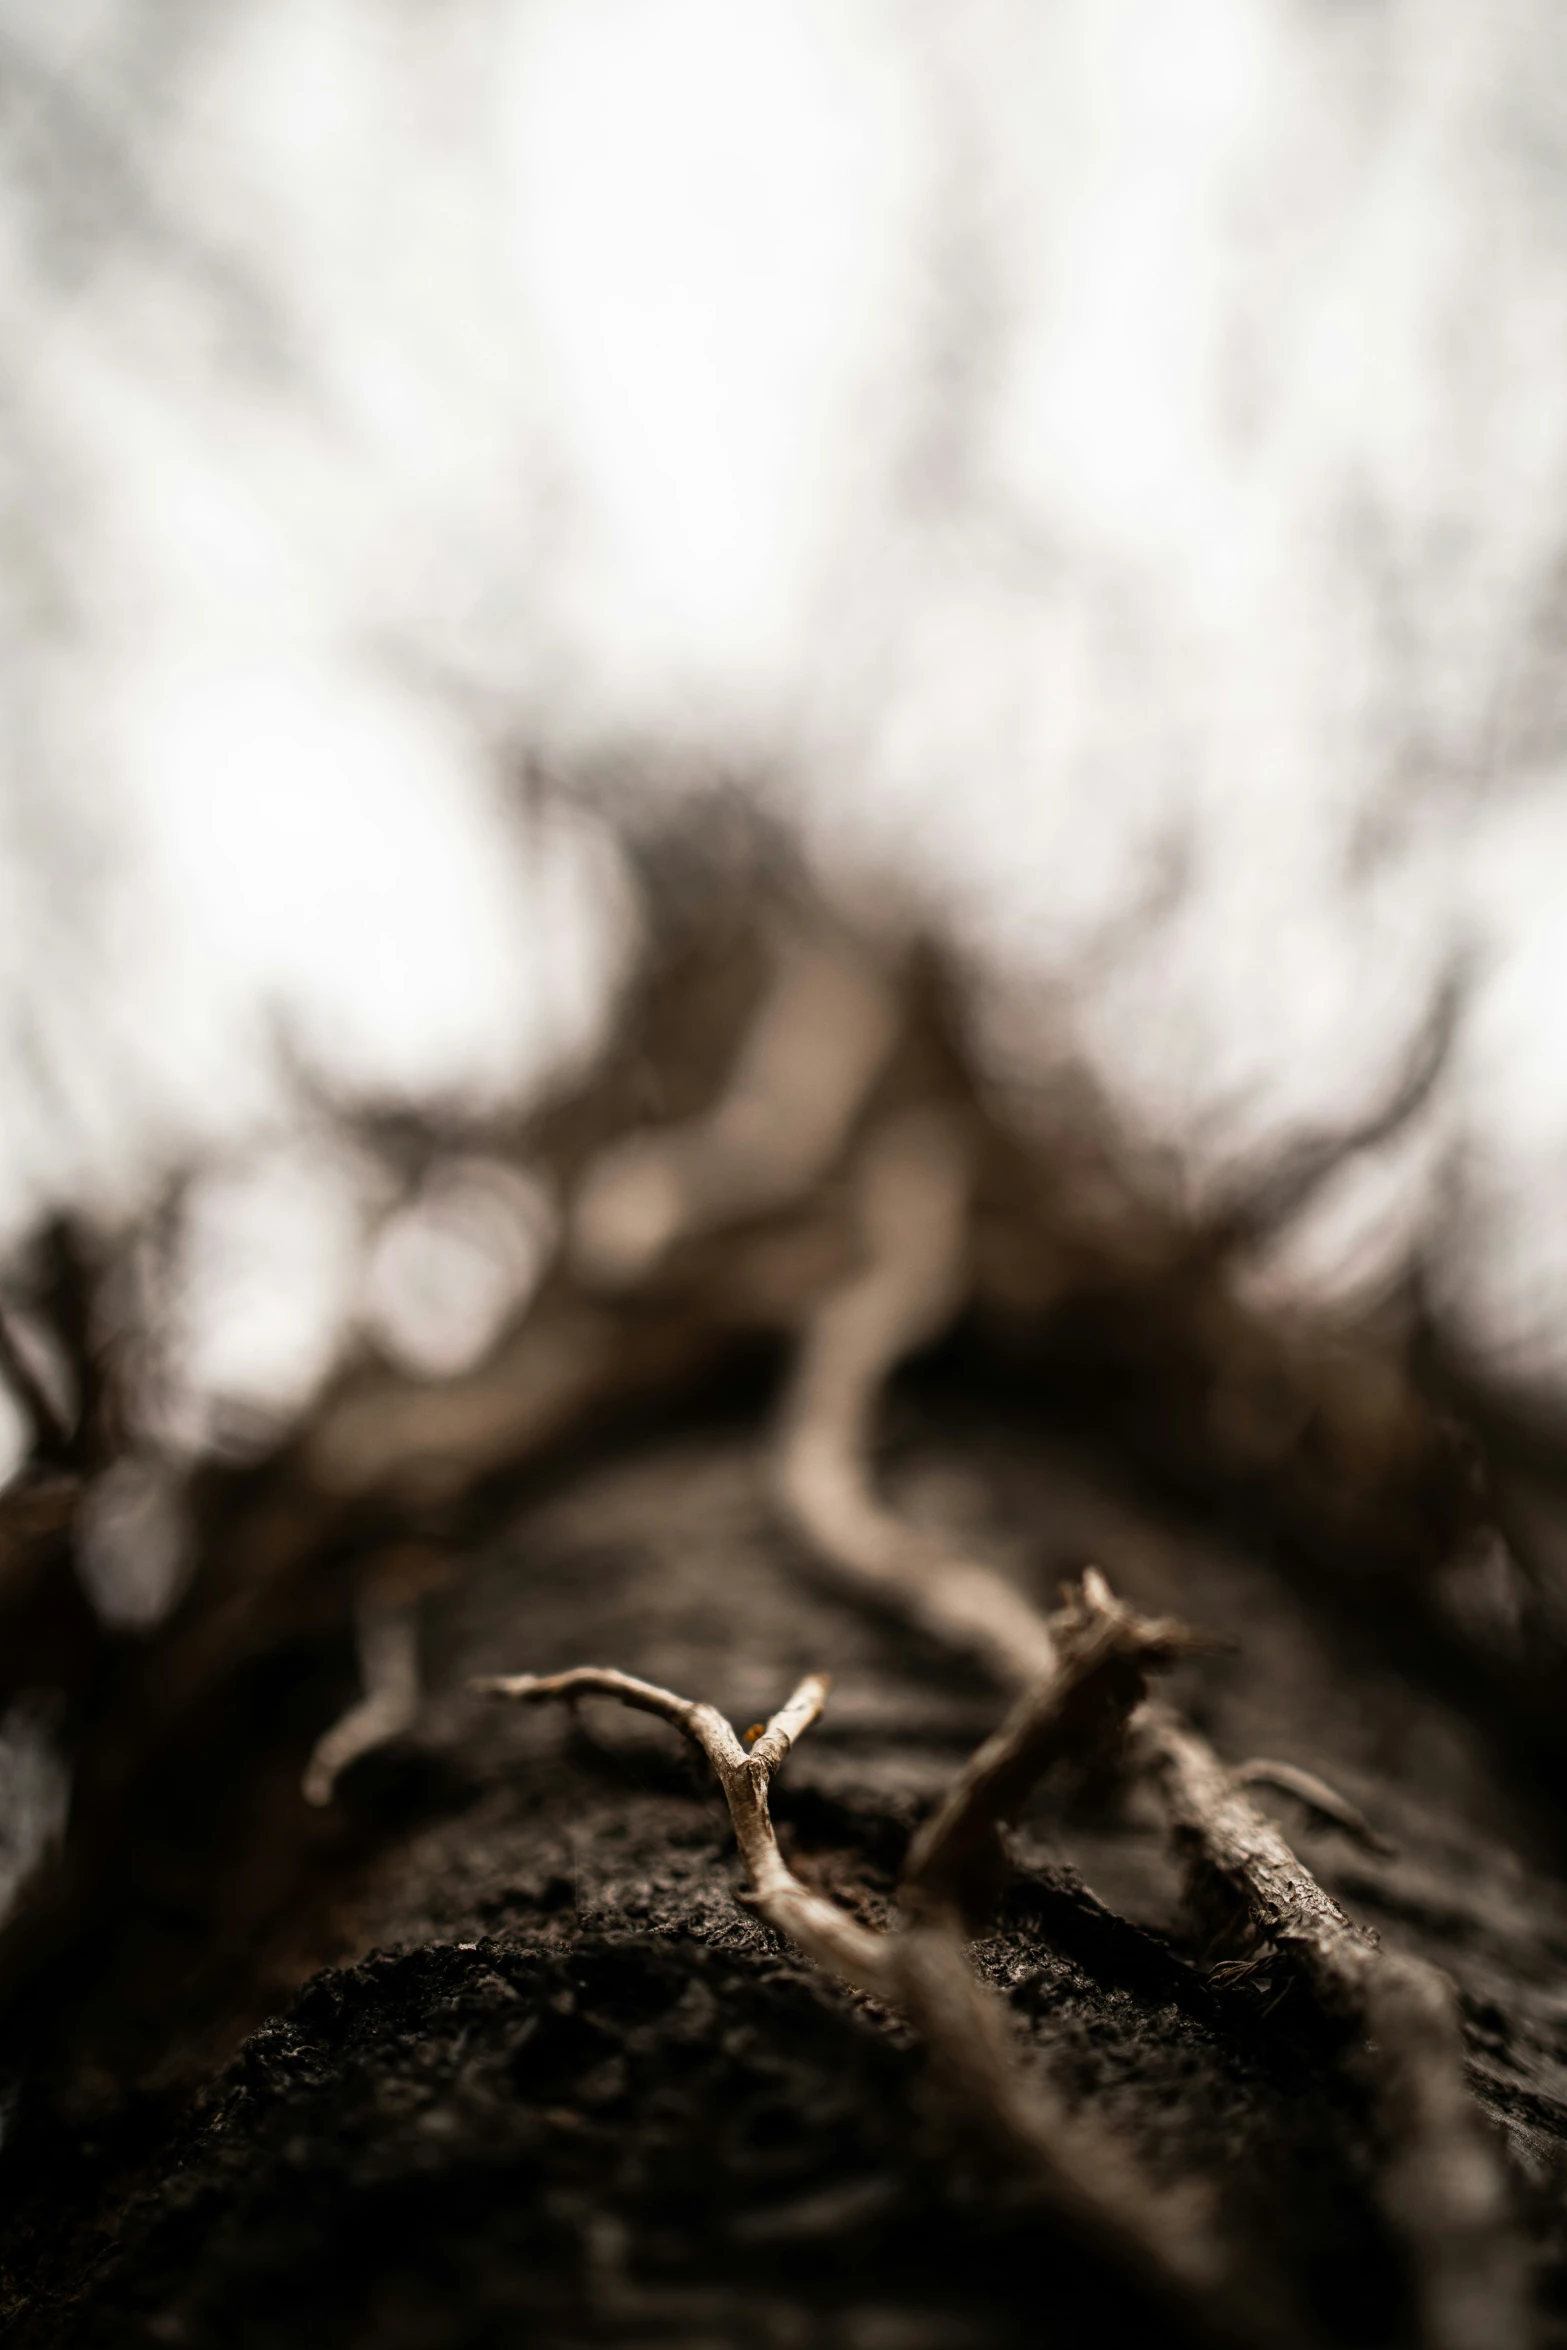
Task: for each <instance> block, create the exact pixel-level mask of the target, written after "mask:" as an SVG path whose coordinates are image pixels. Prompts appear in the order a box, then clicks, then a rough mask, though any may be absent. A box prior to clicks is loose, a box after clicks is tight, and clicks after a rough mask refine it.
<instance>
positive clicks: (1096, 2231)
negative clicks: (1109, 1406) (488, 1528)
mask: <svg viewBox="0 0 1567 2350" xmlns="http://www.w3.org/2000/svg"><path fill="white" fill-rule="evenodd" d="M1079 1627H1080V1628H1081V1631H1082V1634H1083V1637H1082V1639H1081V1640H1079V1638H1078V1630H1079ZM1168 1629H1169V1628H1168V1627H1166V1626H1162V1625H1161V1626H1148V1627H1145V1626H1141V1625H1139V1624H1138V1623H1137V1621H1136V1619H1134V1618H1133V1617H1131V1616H1130V1614H1129V1613H1127V1611H1124V1610H1114V1611H1113V1624H1112V1625H1110V1626H1109V1627H1108V1628H1107V1619H1106V1616H1105V1613H1104V1611H1103V1610H1101V1609H1100V1608H1099V1607H1098V1606H1097V1605H1096V1604H1095V1602H1094V1599H1093V1597H1092V1596H1091V1595H1085V1597H1084V1599H1083V1601H1082V1603H1081V1605H1080V1607H1079V1609H1078V1610H1077V1611H1076V1612H1075V1613H1074V1614H1073V1616H1072V1618H1071V1621H1070V1622H1069V1623H1068V1624H1067V1625H1066V1626H1065V1630H1066V1633H1067V1638H1068V1653H1067V1657H1066V1660H1065V1662H1064V1665H1063V1678H1064V1682H1065V1684H1066V1686H1065V1687H1064V1689H1063V1693H1062V1705H1061V1708H1060V1718H1061V1720H1062V1721H1063V1722H1065V1720H1067V1719H1069V1718H1072V1717H1073V1715H1074V1711H1075V1708H1076V1707H1077V1706H1078V1705H1079V1704H1080V1705H1081V1706H1082V1707H1083V1708H1084V1710H1085V1711H1086V1712H1087V1713H1089V1714H1091V1713H1092V1711H1093V1710H1094V1705H1095V1702H1097V1703H1099V1704H1101V1705H1104V1704H1108V1703H1110V1702H1112V1701H1111V1700H1110V1699H1109V1697H1108V1694H1107V1689H1106V1687H1105V1686H1103V1684H1106V1683H1108V1682H1112V1681H1113V1682H1114V1683H1115V1685H1116V1687H1117V1688H1118V1689H1121V1690H1124V1691H1126V1692H1128V1693H1131V1694H1132V1695H1133V1701H1134V1702H1135V1695H1136V1694H1140V1692H1141V1687H1142V1683H1141V1680H1140V1678H1138V1677H1137V1675H1136V1672H1135V1668H1134V1667H1133V1660H1134V1659H1135V1658H1137V1657H1139V1656H1140V1657H1141V1659H1142V1660H1143V1661H1144V1662H1148V1661H1152V1660H1153V1659H1154V1658H1156V1657H1157V1656H1159V1655H1162V1654H1164V1653H1167V1651H1168V1645H1169V1643H1168ZM1129 1668H1133V1669H1132V1670H1131V1671H1130V1674H1129ZM827 1686H828V1684H827V1681H826V1679H825V1677H824V1676H822V1675H814V1674H813V1675H812V1676H811V1677H810V1678H809V1679H807V1680H805V1681H802V1682H801V1684H800V1686H799V1688H798V1689H797V1690H796V1691H795V1693H794V1695H793V1696H792V1697H791V1698H790V1700H789V1702H788V1704H787V1705H786V1706H785V1707H784V1708H783V1709H782V1711H781V1712H779V1713H777V1714H775V1715H774V1716H773V1718H772V1720H771V1721H770V1722H769V1723H768V1724H767V1726H766V1729H765V1730H764V1731H763V1733H762V1735H761V1736H760V1737H759V1738H758V1739H757V1740H756V1742H755V1744H754V1745H753V1746H752V1748H751V1750H750V1752H749V1753H747V1752H746V1750H745V1748H744V1747H743V1746H742V1745H741V1743H740V1740H739V1739H738V1738H737V1737H736V1735H735V1733H734V1731H733V1729H732V1728H731V1727H730V1725H729V1723H728V1722H727V1721H725V1719H724V1717H723V1716H722V1714H720V1713H718V1712H717V1711H716V1709H715V1708H714V1707H712V1706H709V1705H701V1704H697V1703H695V1702H693V1701H692V1700H691V1699H689V1698H683V1697H677V1696H675V1695H674V1694H673V1693H672V1692H671V1691H669V1690H666V1689H659V1688H657V1687H655V1686H654V1685H653V1684H652V1683H650V1682H646V1681H639V1680H636V1679H634V1678H633V1677H632V1676H631V1675H630V1674H627V1673H620V1672H615V1671H612V1670H608V1669H606V1668H603V1667H599V1666H583V1667H579V1668H577V1669H576V1670H575V1671H572V1672H566V1673H555V1674H550V1675H547V1676H541V1677H536V1676H534V1675H532V1674H519V1675H515V1676H500V1677H496V1678H489V1679H485V1680H482V1681H476V1682H475V1683H474V1684H473V1687H474V1688H475V1690H477V1691H480V1692H483V1693H485V1694H489V1695H493V1696H499V1697H509V1698H520V1699H522V1700H524V1701H527V1702H538V1701H541V1700H546V1699H575V1698H578V1697H584V1696H604V1697H615V1698H618V1699H619V1700H620V1701H621V1702H622V1703H623V1704H626V1705H632V1706H636V1707H639V1708H640V1709H641V1710H643V1711H644V1712H647V1713H653V1714H657V1715H659V1716H661V1717H662V1718H663V1719H664V1720H665V1721H668V1722H671V1723H673V1724H674V1726H675V1727H676V1728H677V1729H679V1730H682V1731H683V1732H684V1733H685V1735H686V1736H687V1737H688V1738H689V1739H691V1741H692V1742H693V1744H695V1745H696V1746H698V1747H700V1748H701V1750H702V1752H703V1753H704V1754H705V1755H706V1756H707V1759H708V1761H709V1762H710V1763H711V1764H712V1766H713V1769H714V1771H715V1773H716V1774H717V1777H718V1781H719V1784H720V1786H721V1788H722V1789H723V1793H724V1797H725V1800H726V1802H727V1803H728V1806H729V1814H730V1818H731V1820H732V1821H733V1823H734V1830H735V1838H736V1842H737V1843H738V1845H739V1848H740V1856H741V1859H742V1860H743V1862H744V1864H745V1868H746V1873H747V1875H748V1877H749V1879H750V1889H749V1892H748V1893H747V1894H745V1895H743V1896H742V1899H744V1900H745V1901H746V1902H747V1905H748V1906H749V1907H751V1908H753V1909H754V1910H755V1911H756V1912H757V1913H758V1915H759V1916H761V1917H762V1918H764V1919H765V1920H766V1922H767V1923H768V1924H769V1925H770V1926H773V1927H774V1928H775V1929H776V1930H777V1931H778V1932H779V1933H781V1934H783V1935H786V1936H787V1937H788V1939H789V1940H790V1941H792V1942H793V1943H794V1944H795V1945H796V1946H797V1947H798V1948H799V1949H801V1950H803V1951H804V1952H805V1954H806V1956H807V1957H808V1958H810V1959H811V1960H813V1961H814V1963H815V1964H816V1965H818V1966H820V1967H821V1968H823V1969H824V1970H825V1971H826V1972H828V1973H831V1974H834V1975H836V1976H837V1977H838V1978H839V1980H840V1981H842V1982H844V1983H846V1984H848V1985H849V1986H850V1987H851V1988H853V1989H855V1990H857V1991H861V1992H865V1993H868V1994H870V1995H871V1996H872V1997H874V1998H876V1999H878V2000H881V2001H884V2002H885V2003H886V2004H888V2005H889V2006H893V2007H896V2008H900V2009H901V2010H902V2011H903V2012H904V2013H905V2014H906V2015H907V2016H908V2017H909V2018H910V2020H911V2021H912V2022H913V2023H914V2024H915V2026H916V2027H917V2029H918V2030H919V2031H920V2033H921V2035H922V2037H923V2038H924V2040H925V2042H926V2044H927V2046H928V2047H929V2049H930V2052H931V2055H932V2058H933V2061H934V2064H935V2068H936V2070H937V2073H938V2076H939V2078H940V2079H941V2081H942V2083H943V2085H944V2087H945V2088H946V2090H947V2093H948V2094H949V2096H950V2097H951V2098H952V2099H953V2101H954V2102H955V2103H956V2104H957V2105H958V2106H960V2107H961V2109H962V2110H963V2111H964V2112H965V2113H966V2115H967V2116H968V2118H969V2120H970V2122H971V2123H972V2124H977V2125H978V2126H979V2127H980V2128H981V2129H982V2130H983V2132H984V2133H985V2134H986V2135H987V2136H988V2137H989V2138H990V2139H991V2140H992V2142H994V2143H996V2144H997V2145H998V2146H999V2147H1000V2148H1001V2149H1002V2150H1004V2151H1005V2152H1006V2153H1007V2154H1008V2155H1009V2156H1010V2157H1011V2158H1012V2159H1014V2160H1021V2161H1022V2162H1023V2163H1024V2164H1025V2165H1026V2167H1027V2169H1028V2171H1029V2172H1030V2173H1031V2174H1032V2175H1033V2176H1034V2177H1035V2178H1036V2180H1037V2181H1038V2183H1039V2185H1040V2186H1041V2188H1042V2190H1043V2191H1044V2192H1045V2193H1046V2195H1047V2196H1048V2198H1049V2200H1050V2202H1051V2203H1052V2205H1053V2206H1054V2207H1055V2208H1056V2210H1058V2211H1059V2212H1060V2213H1061V2215H1062V2216H1063V2218H1065V2219H1067V2220H1069V2221H1070V2222H1071V2224H1072V2225H1073V2226H1074V2227H1075V2228H1076V2229H1077V2230H1078V2231H1079V2232H1080V2233H1082V2234H1083V2235H1085V2236H1087V2237H1088V2238H1089V2239H1090V2240H1092V2241H1094V2242H1096V2243H1097V2244H1098V2245H1099V2246H1100V2248H1101V2250H1103V2251H1105V2252H1106V2253H1108V2254H1109V2255H1111V2256H1112V2257H1114V2258H1115V2259H1116V2260H1117V2262H1118V2263H1119V2264H1121V2265H1123V2266H1124V2265H1126V2264H1128V2263H1130V2264H1131V2265H1132V2266H1133V2267H1134V2268H1135V2269H1136V2270H1137V2271H1138V2272H1139V2273H1140V2274H1142V2276H1143V2277H1144V2278H1145V2280H1146V2281H1147V2282H1148V2283H1149V2284H1150V2285H1152V2286H1155V2287H1157V2288H1158V2289H1160V2290H1162V2291H1163V2293H1164V2294H1165V2295H1166V2296H1167V2297H1170V2296H1173V2297H1175V2298H1177V2299H1180V2300H1185V2299H1186V2298H1187V2297H1188V2296H1189V2295H1190V2294H1191V2293H1192V2292H1193V2291H1194V2290H1195V2289H1196V2288H1198V2287H1200V2286H1203V2285H1207V2284H1210V2283H1211V2282H1212V2281H1213V2277H1214V2274H1215V2263H1214V2256H1213V2250H1212V2244H1211V2240H1210V2238H1209V2236H1208V2234H1207V2230H1206V2227H1205V2225H1204V2221H1203V2213H1202V2202H1203V2200H1204V2199H1203V2198H1202V2197H1201V2196H1200V2195H1199V2194H1198V2193H1196V2192H1194V2191H1193V2190H1190V2189H1188V2190H1185V2191H1183V2192H1178V2193H1169V2192H1161V2191H1159V2190H1158V2189H1156V2188H1155V2187H1154V2186H1153V2185H1152V2183H1151V2182H1150V2181H1149V2180H1148V2179H1147V2178H1146V2177H1144V2176H1143V2175H1142V2174H1141V2172H1140V2171H1139V2169H1138V2167H1137V2165H1136V2164H1135V2162H1134V2161H1133V2160H1132V2158H1131V2157H1130V2155H1129V2154H1128V2153H1127V2152H1126V2151H1125V2149H1124V2148H1122V2147H1121V2146H1120V2145H1118V2144H1117V2143H1116V2142H1115V2141H1114V2140H1113V2139H1111V2138H1109V2137H1108V2136H1106V2135H1105V2134H1104V2133H1103V2132H1102V2131H1101V2130H1100V2129H1099V2128H1098V2127H1097V2125H1095V2124H1094V2123H1092V2122H1091V2121H1089V2120H1086V2119H1085V2118H1083V2117H1082V2116H1080V2115H1073V2114H1069V2113H1068V2112H1067V2110H1066V2108H1065V2106H1064V2105H1063V2104H1062V2103H1061V2102H1060V2100H1059V2099H1058V2098H1057V2097H1056V2095H1055V2094H1054V2092H1053V2091H1051V2090H1050V2089H1049V2087H1048V2086H1047V2085H1045V2084H1042V2083H1040V2082H1039V2081H1037V2080H1036V2079H1033V2078H1032V2077H1030V2076H1029V2075H1028V2074H1027V2073H1026V2072H1025V2071H1024V2069H1023V2068H1022V2067H1021V2066H1020V2065H1019V2063H1018V2059H1017V2049H1016V2044H1015V2041H1014V2039H1013V2037H1012V2034H1011V2031H1010V2028H1009V2024H1008V2020H1007V2016H1006V2012H1005V2009H1004V2008H1003V2006H1002V2005H1001V2003H1000V2002H999V2001H998V2000H997V1999H996V1998H995V1997H994V1996H993V1995H992V1994H991V1993H990V1992H989V1991H987V1990H986V1988H985V1987H984V1985H983V1984H982V1983H980V1982H979V1980H978V1979H977V1977H976V1976H975V1974H974V1972H973V1969H972V1967H971V1966H970V1964H969V1962H968V1959H967V1956H966V1954H965V1950H964V1946H963V1939H962V1933H961V1930H960V1926H959V1922H958V1918H957V1914H956V1911H955V1910H954V1909H953V1908H952V1907H951V1906H950V1904H949V1903H948V1902H947V1901H946V1900H945V1898H944V1897H943V1896H941V1895H939V1894H938V1893H937V1891H936V1882H935V1879H934V1877H932V1878H931V1880H930V1882H929V1883H928V1884H925V1885H922V1891H924V1892H925V1894H926V1898H925V1900H924V1902H923V1904H922V1906H920V1907H919V1908H918V1909H917V1910H915V1912H914V1914H912V1915H910V1916H909V1917H908V1918H907V1920H906V1921H905V1923H904V1924H902V1925H901V1926H900V1927H899V1928H897V1929H895V1930H893V1931H890V1932H887V1933H878V1932H875V1931H873V1930H872V1929H871V1928H869V1927H867V1926H863V1925H861V1924H860V1923H859V1921H858V1920H857V1919H855V1918H852V1917H850V1916H849V1915H848V1913H847V1912H846V1911H845V1910H842V1909H840V1908H839V1907H838V1905H837V1904H836V1903H835V1902H831V1901H827V1900H824V1899H823V1897H822V1896H821V1895H820V1894H818V1893H814V1892H812V1891H811V1889H810V1888H809V1887H808V1886H806V1885H804V1884H802V1883H801V1882H800V1880H799V1878H798V1877H796V1876H795V1875H794V1873H793V1871H792V1870H791V1869H790V1868H789V1866H788V1864H787V1862H786V1861H785V1860H784V1858H783V1855H782V1853H781V1852H780V1851H779V1849H778V1843H777V1838H776V1836H775V1834H774V1831H773V1825H772V1818H771V1813H770V1811H769V1807H768V1788H769V1786H770V1783H771V1781H772V1778H773V1776H774V1774H775V1773H776V1771H777V1770H778V1767H779V1765H780V1764H781V1763H782V1761H783V1759H784V1757H785V1755H786V1754H787V1753H788V1751H789V1748H790V1747H791V1745H792V1744H793V1742H794V1740H795V1739H796V1738H797V1737H798V1736H799V1735H800V1733H801V1731H803V1730H804V1729H806V1728H808V1727H809V1725H810V1724H811V1723H812V1722H813V1721H814V1720H815V1719H816V1717H817V1715H818V1714H819V1713H820V1711H821V1708H822V1704H823V1702H824V1699H825V1696H826V1692H827ZM1022 1750H1023V1749H1022V1747H1021V1746H1020V1747H1019V1753H1021V1752H1022ZM1027 1750H1028V1751H1029V1752H1030V1753H1032V1754H1035V1755H1036V1756H1037V1762H1036V1766H1035V1767H1036V1768H1037V1767H1042V1766H1043V1764H1044V1762H1045V1761H1046V1760H1048V1759H1049V1757H1050V1741H1049V1740H1048V1739H1047V1738H1045V1737H1043V1736H1042V1735H1038V1736H1036V1737H1035V1738H1034V1739H1033V1741H1032V1743H1031V1744H1029V1745H1028V1747H1027ZM1017 1792H1018V1780H1017V1776H1016V1770H1015V1769H1014V1770H1013V1771H1012V1772H1011V1773H1010V1774H1009V1773H1006V1772H998V1771H995V1770H987V1771H983V1772H981V1773H979V1774H978V1775H977V1776H975V1777H973V1778H972V1781H971V1783H970V1784H969V1787H968V1791H967V1794H966V1796H965V1798H964V1802H963V1805H962V1811H963V1815H964V1818H965V1821H966V1822H967V1823H968V1827H967V1828H966V1829H965V1831H964V1833H963V1834H962V1835H961V1836H959V1837H958V1839H957V1841H958V1842H959V1843H964V1844H966V1843H968V1842H970V1841H973V1842H977V1841H978V1840H979V1839H980V1838H981V1837H982V1836H983V1835H984V1834H986V1833H989V1834H991V1835H993V1834H994V1832H995V1825H996V1821H997V1819H998V1817H999V1816H1001V1807H1002V1806H1003V1805H1004V1803H1005V1801H1006V1800H1007V1798H1008V1797H1009V1796H1015V1795H1016V1793H1017ZM970 1831H971V1834H970Z"/></svg>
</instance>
